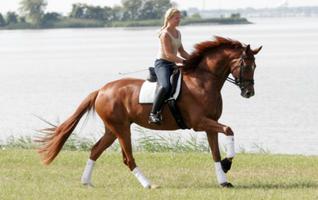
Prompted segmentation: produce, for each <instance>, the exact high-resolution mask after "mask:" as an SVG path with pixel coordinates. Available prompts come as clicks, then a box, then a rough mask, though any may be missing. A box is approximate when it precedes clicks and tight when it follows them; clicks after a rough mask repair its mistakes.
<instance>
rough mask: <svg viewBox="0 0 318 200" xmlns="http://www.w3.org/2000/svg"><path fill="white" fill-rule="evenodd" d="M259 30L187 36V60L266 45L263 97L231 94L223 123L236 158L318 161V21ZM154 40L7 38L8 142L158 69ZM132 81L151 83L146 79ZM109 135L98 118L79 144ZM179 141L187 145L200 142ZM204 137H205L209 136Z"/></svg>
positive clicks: (64, 34)
mask: <svg viewBox="0 0 318 200" xmlns="http://www.w3.org/2000/svg"><path fill="white" fill-rule="evenodd" d="M251 21H253V22H255V24H252V25H209V26H207V25H196V26H184V27H180V29H181V31H182V37H183V38H182V39H183V45H184V47H185V49H187V50H188V51H191V50H192V47H193V45H194V44H195V43H197V42H200V41H204V40H207V39H210V38H211V37H212V36H213V35H221V36H225V37H230V38H233V39H237V40H239V41H242V42H244V43H247V44H248V43H249V44H251V46H252V47H254V48H256V47H258V46H259V45H263V50H262V51H261V52H260V53H259V55H257V57H256V63H257V70H256V74H255V80H256V85H255V89H256V96H255V97H253V98H251V99H243V98H242V97H240V95H239V93H240V91H239V90H238V89H237V88H236V87H234V86H233V85H231V84H226V85H225V87H224V89H223V91H222V94H223V99H224V112H223V115H222V117H221V119H220V122H222V123H224V124H228V125H230V126H231V127H232V129H233V130H234V131H235V135H236V148H237V150H240V149H241V150H245V151H250V152H253V151H257V150H259V149H260V148H261V149H264V150H268V151H270V152H272V153H288V154H294V153H297V154H306V155H312V154H313V155H318V133H317V130H318V125H317V119H318V117H317V116H318V95H317V91H318V79H317V78H316V76H317V74H318V68H317V64H316V59H317V58H318V51H317V49H318V40H317V38H316V37H317V36H318V20H317V18H273V19H251ZM156 30H157V28H142V29H131V28H129V29H127V28H101V29H59V30H57V29H55V30H14V31H12V30H11V31H0V66H1V67H0V69H1V72H0V80H1V84H0V92H1V96H0V105H1V106H0V108H1V109H0V110H1V115H0V133H1V135H0V140H1V141H2V142H4V141H5V140H6V139H7V138H8V137H9V136H11V135H13V136H34V135H35V134H36V132H35V130H37V129H41V128H44V127H46V125H45V124H44V123H43V122H41V121H40V120H38V119H37V118H36V117H34V116H33V115H34V114H35V115H38V116H41V117H43V118H45V119H47V120H49V121H52V122H56V121H63V120H65V118H66V117H67V116H69V115H70V114H71V113H72V112H73V111H74V109H75V108H76V107H77V106H78V105H79V103H80V102H81V101H82V100H83V99H84V98H85V97H86V96H87V95H88V94H89V93H90V92H91V91H93V90H95V89H97V88H100V87H101V86H103V85H104V84H105V83H107V82H109V81H111V80H115V79H118V78H122V77H123V76H121V75H119V73H120V72H129V71H135V70H140V69H144V68H147V67H148V66H151V65H152V63H153V59H154V57H155V55H156V53H157V45H158V44H157V42H158V41H157V38H156ZM130 76H133V77H139V78H143V77H145V76H146V74H145V72H140V73H136V74H132V75H130ZM77 130H78V131H77V132H79V131H80V126H79V128H78V129H77ZM102 130H103V127H102V125H101V123H100V120H99V118H98V117H93V118H90V120H89V121H88V123H87V127H85V128H84V129H83V130H82V131H80V136H82V137H94V138H96V139H98V137H100V135H101V134H102ZM178 133H180V134H177V135H181V136H183V137H188V133H193V132H191V131H185V132H184V131H178ZM133 134H134V138H136V137H138V133H135V132H134V133H133ZM169 135H170V136H171V137H174V135H175V133H171V132H169ZM177 135H176V136H177ZM198 136H199V138H203V139H204V137H205V136H204V134H203V133H198ZM221 139H222V138H221Z"/></svg>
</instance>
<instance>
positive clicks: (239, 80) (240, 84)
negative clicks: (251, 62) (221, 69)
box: [226, 55, 254, 89]
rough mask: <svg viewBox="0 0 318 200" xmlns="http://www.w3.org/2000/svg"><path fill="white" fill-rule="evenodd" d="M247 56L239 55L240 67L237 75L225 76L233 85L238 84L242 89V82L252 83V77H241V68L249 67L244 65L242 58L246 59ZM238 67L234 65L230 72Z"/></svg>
mask: <svg viewBox="0 0 318 200" xmlns="http://www.w3.org/2000/svg"><path fill="white" fill-rule="evenodd" d="M246 58H247V57H246V56H245V55H242V56H241V57H240V65H239V66H238V67H239V68H240V75H239V77H234V79H233V78H231V77H227V78H226V80H227V81H228V82H230V83H233V84H234V85H236V86H238V87H239V88H240V89H244V88H245V87H244V84H243V83H246V82H247V83H248V84H250V85H254V79H246V78H243V69H244V68H247V67H249V66H248V65H246V62H245V60H244V59H246ZM238 67H235V68H234V69H233V70H232V71H231V74H233V72H234V71H235V70H236V69H237V68H238Z"/></svg>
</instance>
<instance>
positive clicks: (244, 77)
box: [230, 45, 262, 98]
mask: <svg viewBox="0 0 318 200" xmlns="http://www.w3.org/2000/svg"><path fill="white" fill-rule="evenodd" d="M261 49H262V46H260V47H259V48H257V49H254V50H253V49H251V47H250V45H247V46H246V47H244V49H243V51H241V54H240V56H239V57H238V58H236V59H233V61H232V62H231V66H230V70H231V74H232V76H233V77H234V78H235V83H236V84H237V85H238V86H239V87H240V89H241V95H242V97H245V98H250V97H252V96H254V94H255V92H254V71H255V68H256V64H255V57H254V55H256V54H257V53H258V52H259V51H260V50H261Z"/></svg>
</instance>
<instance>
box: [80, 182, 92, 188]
mask: <svg viewBox="0 0 318 200" xmlns="http://www.w3.org/2000/svg"><path fill="white" fill-rule="evenodd" d="M82 184H83V185H84V186H85V187H89V188H94V187H95V186H94V185H93V184H92V183H82Z"/></svg>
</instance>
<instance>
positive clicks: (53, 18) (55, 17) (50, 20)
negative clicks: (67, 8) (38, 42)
mask: <svg viewBox="0 0 318 200" xmlns="http://www.w3.org/2000/svg"><path fill="white" fill-rule="evenodd" d="M61 18H62V15H61V14H59V13H56V12H48V13H45V14H44V16H43V18H42V20H41V25H43V26H46V27H49V26H52V25H54V23H55V22H57V21H59V20H61Z"/></svg>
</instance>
